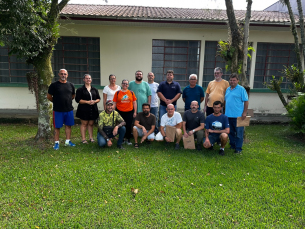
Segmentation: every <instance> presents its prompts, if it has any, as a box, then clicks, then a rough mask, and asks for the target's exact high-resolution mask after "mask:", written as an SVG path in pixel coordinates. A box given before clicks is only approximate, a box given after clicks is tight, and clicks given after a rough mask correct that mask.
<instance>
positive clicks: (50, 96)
mask: <svg viewBox="0 0 305 229" xmlns="http://www.w3.org/2000/svg"><path fill="white" fill-rule="evenodd" d="M47 99H48V100H49V101H50V102H52V103H53V96H52V95H50V94H49V93H48V94H47Z"/></svg>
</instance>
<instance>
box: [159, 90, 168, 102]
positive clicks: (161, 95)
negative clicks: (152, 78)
mask: <svg viewBox="0 0 305 229" xmlns="http://www.w3.org/2000/svg"><path fill="white" fill-rule="evenodd" d="M158 96H159V98H160V99H161V100H162V101H163V102H166V98H165V97H164V95H163V94H162V93H161V92H158Z"/></svg>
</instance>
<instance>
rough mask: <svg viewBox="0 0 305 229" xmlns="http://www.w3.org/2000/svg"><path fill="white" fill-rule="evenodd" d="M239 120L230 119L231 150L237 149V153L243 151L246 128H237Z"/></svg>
mask: <svg viewBox="0 0 305 229" xmlns="http://www.w3.org/2000/svg"><path fill="white" fill-rule="evenodd" d="M236 124H237V118H229V125H230V133H229V139H230V145H231V148H233V149H236V150H237V151H242V148H241V147H242V146H243V142H244V127H243V126H241V127H236Z"/></svg>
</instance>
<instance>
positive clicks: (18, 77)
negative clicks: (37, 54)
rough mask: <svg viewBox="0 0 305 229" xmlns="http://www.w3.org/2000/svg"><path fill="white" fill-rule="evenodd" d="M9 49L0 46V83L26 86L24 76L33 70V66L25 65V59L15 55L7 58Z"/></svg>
mask: <svg viewBox="0 0 305 229" xmlns="http://www.w3.org/2000/svg"><path fill="white" fill-rule="evenodd" d="M9 51H10V50H9V48H8V47H7V46H4V47H1V46H0V83H24V84H27V80H26V76H25V74H26V73H27V72H29V71H32V70H33V66H32V65H29V64H26V62H25V59H19V58H17V56H16V55H11V56H9V55H8V54H9Z"/></svg>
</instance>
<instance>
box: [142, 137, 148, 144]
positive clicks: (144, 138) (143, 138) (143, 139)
mask: <svg viewBox="0 0 305 229" xmlns="http://www.w3.org/2000/svg"><path fill="white" fill-rule="evenodd" d="M146 138H147V136H146V135H144V136H143V137H142V138H141V143H143V142H144V141H145V140H146Z"/></svg>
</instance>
